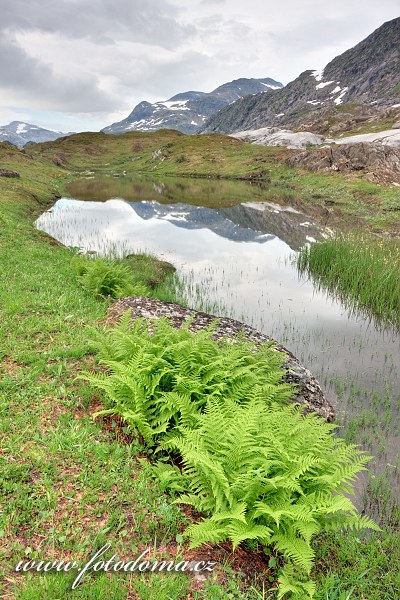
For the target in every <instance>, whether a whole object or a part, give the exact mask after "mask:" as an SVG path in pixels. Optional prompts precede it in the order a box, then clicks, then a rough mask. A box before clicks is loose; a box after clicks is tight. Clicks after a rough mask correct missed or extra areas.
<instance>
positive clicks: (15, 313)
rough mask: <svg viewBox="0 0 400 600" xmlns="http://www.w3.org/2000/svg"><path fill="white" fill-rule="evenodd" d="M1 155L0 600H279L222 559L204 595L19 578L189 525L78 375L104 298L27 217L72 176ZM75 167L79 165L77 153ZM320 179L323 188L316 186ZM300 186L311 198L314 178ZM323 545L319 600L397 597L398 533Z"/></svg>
mask: <svg viewBox="0 0 400 600" xmlns="http://www.w3.org/2000/svg"><path fill="white" fill-rule="evenodd" d="M96 135H100V134H96ZM153 141H154V140H153ZM130 143H131V142H130ZM152 143H153V142H152ZM168 143H169V142H168ZM0 146H1V149H0V158H1V164H2V166H4V167H5V168H6V167H8V168H14V169H15V170H17V171H18V172H19V173H20V175H21V177H20V178H18V179H6V178H1V179H0V224H1V231H0V272H1V277H2V281H3V282H6V283H7V285H3V286H1V289H0V339H1V350H0V372H1V380H0V414H1V417H0V418H1V430H2V438H3V439H2V450H1V455H0V471H1V477H0V482H1V491H0V494H1V498H0V504H1V514H0V561H1V569H2V574H1V578H0V580H1V582H0V593H1V595H2V597H4V598H7V600H8V599H10V600H12V599H13V598H16V599H24V600H30V599H32V600H34V599H35V600H36V598H45V599H50V600H55V599H56V598H73V597H76V598H86V599H88V600H92V599H93V600H95V599H96V600H97V599H98V598H100V599H101V598H117V599H118V598H121V599H122V598H124V599H128V598H139V599H146V598H149V599H150V598H155V597H156V598H161V599H162V598H166V599H167V598H173V599H178V598H186V597H188V593H189V591H188V590H190V593H191V594H192V597H193V598H209V599H212V600H215V599H218V598H221V599H222V598H244V599H247V600H253V599H254V600H255V599H259V598H271V599H275V598H276V594H275V593H274V592H273V591H268V589H267V588H268V585H269V583H268V585H266V584H265V583H264V584H263V583H262V582H261V583H260V581H257V582H256V581H255V580H254V577H253V578H250V579H245V578H244V577H241V576H240V575H238V574H237V573H236V572H235V571H232V569H230V568H229V566H228V565H227V564H226V563H227V562H229V561H228V560H227V561H226V562H224V561H222V562H221V568H220V571H219V576H218V578H217V579H211V580H209V581H207V582H205V584H204V586H203V587H201V586H199V589H193V585H192V582H191V581H190V580H189V583H188V580H187V579H186V578H183V576H179V577H171V576H168V577H165V578H163V579H161V578H160V577H158V576H157V577H156V576H154V577H153V578H149V576H146V575H143V576H140V577H139V576H138V577H133V578H132V577H123V576H122V575H121V576H119V575H117V574H113V576H112V577H108V576H107V575H105V574H97V575H96V576H95V577H93V576H91V577H88V578H87V579H85V580H84V582H83V583H82V585H81V586H80V587H79V588H78V589H77V590H76V592H74V593H73V595H72V592H71V590H70V583H71V582H70V579H69V578H68V577H64V576H62V575H60V574H58V575H36V574H35V575H31V574H27V575H25V576H21V575H19V574H17V573H15V572H14V570H13V566H14V565H15V564H16V563H17V562H18V561H19V560H21V559H22V558H39V559H40V558H41V559H43V558H46V559H52V558H55V559H61V558H63V559H69V558H72V557H74V558H76V559H77V560H82V561H86V560H87V558H88V557H89V556H90V554H91V553H92V552H93V550H95V549H97V548H100V547H102V545H103V544H104V543H106V542H110V543H111V545H112V549H113V552H115V553H116V554H117V555H118V556H121V557H128V558H129V557H132V556H133V557H135V556H137V555H138V554H140V551H141V549H142V548H144V547H150V548H151V550H152V553H153V554H155V555H156V556H157V557H161V556H174V555H176V554H177V553H179V552H181V553H182V554H184V550H185V548H182V547H181V545H180V543H179V542H177V539H178V540H179V539H180V537H179V536H180V535H181V533H182V531H183V529H184V528H185V524H186V523H187V520H188V516H187V515H185V514H184V513H182V512H181V511H180V510H179V509H178V507H177V506H176V505H174V504H172V502H171V500H170V499H169V498H168V497H167V496H165V495H164V494H163V493H162V491H161V488H160V487H159V486H158V485H157V483H156V482H155V481H153V480H152V481H150V480H149V476H148V474H147V473H146V472H145V470H144V469H143V467H142V466H141V462H140V461H139V458H142V457H143V448H142V447H141V445H140V444H139V443H138V441H137V440H135V439H132V438H129V437H128V436H126V434H125V432H124V430H123V428H122V427H121V426H120V424H119V423H118V422H116V421H114V422H113V421H112V420H111V419H110V420H108V421H107V420H105V421H103V422H101V421H99V422H94V421H93V419H92V418H91V415H92V413H93V412H95V411H96V410H98V409H99V408H102V404H101V401H100V399H98V398H96V397H93V394H92V391H91V390H90V389H89V388H88V387H87V386H86V385H84V384H82V383H78V382H77V381H76V379H75V378H76V375H77V373H78V372H79V371H81V370H82V369H84V368H86V369H91V368H92V367H93V348H92V347H91V345H90V343H89V342H88V333H87V331H88V329H87V328H88V327H90V326H96V324H97V323H99V322H100V321H102V320H103V319H104V316H105V313H106V310H107V307H108V306H109V301H108V300H107V299H104V298H101V297H97V296H95V295H94V294H92V293H90V292H89V291H87V290H85V289H84V288H83V287H82V286H81V285H80V284H79V282H78V280H77V278H76V276H75V274H74V272H73V269H72V267H71V253H70V252H69V251H68V250H67V249H65V248H63V247H61V246H60V245H59V244H57V243H56V242H54V241H53V240H51V238H49V237H48V236H45V235H43V234H41V233H40V232H38V231H36V230H35V229H34V228H33V226H32V221H33V219H34V218H36V217H37V216H38V215H39V214H40V212H42V211H43V210H45V209H46V208H47V207H48V206H50V203H51V202H52V201H53V199H54V197H55V196H56V195H58V194H60V193H62V190H63V188H64V186H65V183H66V182H67V181H68V180H69V179H70V178H71V177H72V171H71V170H69V168H65V167H60V166H57V165H55V164H54V163H52V162H51V160H48V158H46V157H44V156H38V155H37V156H35V157H34V158H32V155H31V150H29V153H28V150H27V152H26V153H23V152H20V151H18V150H17V149H14V148H10V147H8V146H6V145H4V144H3V145H0ZM115 146H116V144H115ZM89 147H90V146H89ZM83 148H84V146H83V145H82V147H81V149H80V151H82V152H83ZM113 152H116V149H115V148H114V149H113ZM78 154H79V153H78ZM122 154H123V149H122V152H121V156H122ZM87 156H88V164H90V163H91V164H93V163H95V164H100V163H99V162H97V163H96V160H97V161H99V160H100V161H103V158H104V157H101V154H100V155H96V154H95V153H92V154H90V153H89V152H87ZM96 156H97V158H96ZM99 156H100V158H99ZM93 157H94V158H93ZM109 158H110V157H109ZM131 158H132V157H131ZM114 159H115V160H116V157H114ZM76 160H77V168H78V167H79V165H78V162H79V161H80V158H79V156H78V158H77V159H76ZM110 160H111V158H110ZM121 160H123V157H122V158H121ZM271 160H272V159H271ZM101 164H102V163H101ZM115 164H116V163H115V162H114V163H113V164H112V165H110V166H109V167H104V171H106V169H111V168H114V167H115ZM279 169H281V167H277V172H278V171H279ZM280 172H281V174H282V180H281V183H282V185H284V186H289V185H291V180H290V177H292V176H293V180H292V181H296V178H300V175H298V174H296V173H295V172H293V173H294V174H293V175H291V174H290V173H289V171H286V170H285V169H284V168H283V167H282V171H280ZM277 177H278V176H277ZM329 179H330V178H329ZM321 181H324V183H325V182H326V181H328V178H327V179H326V180H325V179H324V178H323V177H322V176H321ZM334 181H336V182H337V185H338V186H339V191H336V192H335V193H336V194H337V196H339V197H340V194H341V193H342V192H341V188H340V185H342V183H343V186H344V188H343V189H345V188H346V189H350V187H349V188H347V187H346V186H347V184H346V183H345V181H344V180H342V179H340V178H334V177H332V184H329V185H331V186H332V187H331V191H332V193H333V192H334V191H335V189H336V188H334V183H333V182H334ZM299 182H300V179H299ZM340 182H342V183H340ZM298 185H299V187H302V189H304V190H306V191H307V193H309V191H310V189H311V190H314V191H315V189H316V187H315V185H314V183H313V181H312V180H311V182H310V179H308V178H306V179H305V180H304V181H303V183H299V184H298ZM328 187H329V186H328ZM288 189H289V188H288ZM374 189H375V188H374ZM382 189H383V188H382ZM327 190H328V188H327ZM291 192H292V193H296V189H295V190H291ZM389 192H390V191H389ZM389 192H388V193H389ZM304 193H305V192H304ZM327 193H328V191H327ZM343 193H344V192H343ZM382 193H383V192H382ZM385 193H386V192H385ZM390 193H391V192H390ZM316 200H318V199H316ZM128 262H129V263H130V264H131V266H132V268H133V269H134V270H135V273H136V275H138V274H139V273H141V275H140V276H141V277H142V279H143V282H144V283H145V284H146V285H150V280H152V279H153V277H154V281H153V283H152V284H151V285H150V287H152V286H153V287H154V285H158V283H159V282H161V281H162V279H163V277H164V271H163V267H162V265H161V264H160V263H159V262H155V261H154V259H151V258H148V257H132V258H131V259H128ZM177 536H178V538H177ZM317 548H318V552H319V559H318V562H317V568H316V570H315V575H314V576H315V577H316V581H317V585H318V588H319V590H320V592H318V593H319V596H318V600H322V599H324V600H325V599H326V595H324V594H325V592H326V591H327V590H328V589H330V588H332V585H333V587H335V586H336V588H335V589H337V588H338V587H340V588H341V589H345V590H347V589H349V590H351V589H352V587H353V585H354V584H353V581H354V579H357V577H359V575H360V572H363V571H364V570H366V569H370V571H369V572H368V574H367V575H366V576H365V578H363V581H362V584H361V585H363V586H364V587H359V586H357V589H356V590H355V591H354V593H353V595H352V598H354V599H355V600H362V599H363V598H365V597H367V598H368V600H378V599H379V600H380V599H381V598H383V599H385V598H386V599H389V600H394V599H395V598H396V599H397V598H398V597H399V595H400V584H399V578H398V573H399V570H400V569H399V562H400V555H399V545H398V533H396V532H395V531H394V532H393V533H392V532H390V531H386V532H384V533H382V534H381V536H379V537H377V538H373V540H372V541H371V542H370V543H369V542H368V541H363V540H361V541H359V539H358V538H356V537H354V536H349V535H346V536H340V535H339V536H335V537H331V538H323V539H321V540H320V542H319V544H318V546H317ZM332 573H333V574H334V575H332ZM332 577H334V578H335V579H334V581H333V579H332ZM332 582H333V584H332ZM189 584H190V588H189ZM329 586H330V588H329ZM329 593H330V592H329ZM329 597H331V600H333V598H334V596H328V598H329Z"/></svg>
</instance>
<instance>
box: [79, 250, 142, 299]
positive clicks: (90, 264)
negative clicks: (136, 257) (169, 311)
mask: <svg viewBox="0 0 400 600" xmlns="http://www.w3.org/2000/svg"><path fill="white" fill-rule="evenodd" d="M73 266H74V268H75V270H76V273H77V276H78V279H79V281H80V282H81V284H82V285H83V286H84V287H85V288H86V289H88V290H89V291H91V292H94V293H95V294H96V295H98V296H103V297H111V298H122V297H123V296H147V295H148V294H149V290H148V289H147V287H146V286H145V285H143V284H142V283H140V282H136V281H135V279H134V276H133V273H132V270H131V269H130V268H129V267H128V266H127V265H123V264H121V263H119V262H118V261H115V260H114V261H113V260H104V259H101V258H93V259H90V258H87V257H84V256H77V257H74V259H73Z"/></svg>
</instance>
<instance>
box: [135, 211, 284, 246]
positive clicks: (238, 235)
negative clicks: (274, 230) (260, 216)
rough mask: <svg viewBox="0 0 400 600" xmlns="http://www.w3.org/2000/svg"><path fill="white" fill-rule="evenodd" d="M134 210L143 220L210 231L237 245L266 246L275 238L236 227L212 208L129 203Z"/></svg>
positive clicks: (242, 227) (254, 230)
mask: <svg viewBox="0 0 400 600" xmlns="http://www.w3.org/2000/svg"><path fill="white" fill-rule="evenodd" d="M129 204H130V206H131V207H132V208H133V210H134V211H135V212H136V213H137V214H138V215H139V217H141V218H142V219H144V220H148V219H161V220H164V221H169V222H170V223H172V224H173V225H176V226H177V227H184V228H185V229H209V230H210V231H213V232H214V233H216V234H217V235H219V236H220V237H224V238H227V239H229V240H234V241H235V242H258V243H260V244H263V243H264V242H267V241H269V240H272V239H274V238H275V236H274V235H269V234H267V233H265V232H262V231H259V230H258V229H256V228H250V227H246V226H242V225H235V223H233V221H232V220H231V219H229V218H228V217H226V216H224V215H222V214H220V213H219V212H217V211H216V210H213V209H211V208H205V207H203V206H190V205H189V204H182V203H177V204H159V203H158V202H154V201H143V202H130V203H129Z"/></svg>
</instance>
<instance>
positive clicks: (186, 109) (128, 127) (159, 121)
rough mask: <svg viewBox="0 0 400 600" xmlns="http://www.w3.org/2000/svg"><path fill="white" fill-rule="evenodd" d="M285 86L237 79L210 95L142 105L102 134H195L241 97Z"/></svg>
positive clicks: (185, 95) (271, 81)
mask: <svg viewBox="0 0 400 600" xmlns="http://www.w3.org/2000/svg"><path fill="white" fill-rule="evenodd" d="M281 87H282V84H281V83H280V82H279V81H275V80H274V79H271V78H269V77H266V78H265V79H245V78H242V79H236V80H235V81H231V82H229V83H224V84H223V85H221V86H219V87H217V88H216V89H215V90H213V91H212V92H210V93H205V92H195V91H189V92H183V93H180V94H176V95H175V96H173V97H172V98H170V99H169V100H165V101H162V102H155V103H154V104H151V103H150V102H146V101H144V102H140V104H138V105H137V106H135V108H134V109H133V111H132V112H131V113H130V115H129V116H128V117H127V118H126V119H123V120H122V121H118V122H117V123H113V124H112V125H109V126H108V127H105V128H104V129H102V132H103V133H113V134H120V133H126V132H127V131H155V130H156V129H177V130H178V131H181V132H182V133H189V134H190V133H196V132H197V131H198V130H199V129H200V128H201V127H202V126H203V125H204V122H205V121H206V120H207V118H208V117H209V116H210V115H212V114H214V113H215V112H217V111H218V110H220V109H221V108H223V107H225V106H227V105H228V104H231V103H232V102H235V100H237V99H238V98H242V97H245V96H249V95H250V94H258V93H265V92H271V91H272V90H276V89H280V88H281Z"/></svg>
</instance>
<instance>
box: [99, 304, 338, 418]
mask: <svg viewBox="0 0 400 600" xmlns="http://www.w3.org/2000/svg"><path fill="white" fill-rule="evenodd" d="M128 310H130V311H131V315H132V321H135V320H136V319H139V318H140V317H144V318H146V319H150V320H156V319H159V318H160V317H167V318H168V320H169V322H170V324H171V325H172V326H173V327H175V328H179V327H181V326H182V324H183V323H184V322H185V321H187V320H188V319H189V318H191V319H192V322H191V325H190V329H191V331H199V330H201V329H204V328H206V327H208V326H209V325H210V324H211V323H212V322H213V321H215V320H217V321H218V327H217V330H216V333H215V335H214V337H215V339H219V338H222V337H226V338H228V339H232V338H234V337H235V336H236V335H237V334H238V333H239V332H241V333H244V335H245V338H246V339H247V340H249V341H252V342H255V343H257V344H261V343H264V342H274V343H275V344H276V350H277V351H278V352H283V353H284V354H285V355H286V359H285V363H284V366H283V368H284V369H285V375H284V377H283V379H284V380H285V381H287V382H290V383H295V384H296V385H297V386H298V392H297V394H296V395H295V396H294V398H293V402H295V403H296V404H298V405H300V406H303V407H304V409H305V411H304V412H312V411H314V412H316V413H317V414H318V415H319V416H320V417H322V418H323V419H326V420H327V421H332V420H333V419H334V416H335V412H334V410H333V407H332V406H331V404H330V403H329V402H328V400H327V399H326V398H325V396H324V393H323V391H322V389H321V386H320V384H319V383H318V381H317V380H316V379H315V377H314V376H313V375H312V374H311V373H310V371H309V370H308V369H306V368H305V367H303V366H302V365H301V364H300V363H299V361H298V360H297V358H296V357H295V356H294V355H293V354H292V353H291V352H289V350H287V349H286V348H285V347H284V346H282V345H281V344H278V343H277V342H275V340H273V339H272V338H270V337H269V336H267V335H265V334H263V333H261V332H259V331H257V330H256V329H253V328H252V327H249V326H248V325H245V324H244V323H241V322H240V321H235V320H234V319H228V318H225V317H222V318H220V317H216V316H214V315H210V314H208V313H204V312H199V311H196V310H191V309H188V308H184V307H183V306H180V305H179V304H174V303H172V302H163V301H161V300H157V299H155V298H146V297H142V296H129V297H127V298H121V299H120V300H117V301H116V302H114V304H112V306H111V307H110V309H109V310H108V313H107V319H106V324H107V325H112V324H114V323H115V322H117V321H118V320H119V319H120V318H121V316H122V315H123V314H124V313H125V312H127V311H128ZM150 331H151V329H150Z"/></svg>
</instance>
